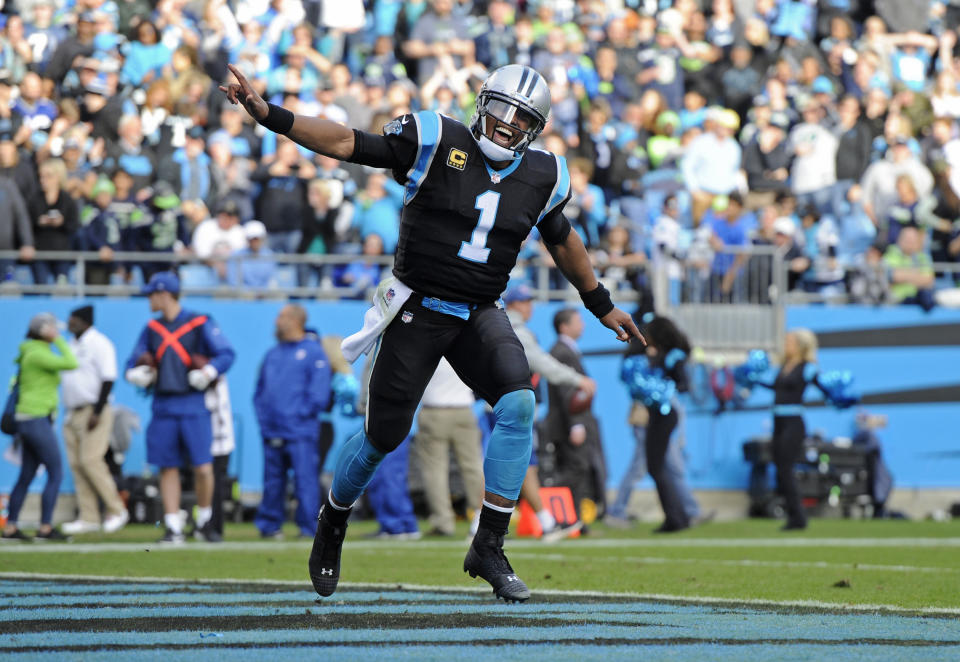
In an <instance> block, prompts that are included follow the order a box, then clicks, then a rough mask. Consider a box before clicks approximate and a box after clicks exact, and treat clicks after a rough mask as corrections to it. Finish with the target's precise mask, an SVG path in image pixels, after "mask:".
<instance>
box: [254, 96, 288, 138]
mask: <svg viewBox="0 0 960 662" xmlns="http://www.w3.org/2000/svg"><path fill="white" fill-rule="evenodd" d="M267 108H269V109H270V112H268V113H267V116H266V117H264V118H263V121H262V122H260V124H261V125H263V126H265V127H266V128H268V129H270V130H271V131H273V132H274V133H279V134H281V135H286V134H287V133H289V132H290V129H292V128H293V113H291V112H290V111H289V110H287V109H286V108H284V107H283V106H277V105H275V104H272V103H268V104H267Z"/></svg>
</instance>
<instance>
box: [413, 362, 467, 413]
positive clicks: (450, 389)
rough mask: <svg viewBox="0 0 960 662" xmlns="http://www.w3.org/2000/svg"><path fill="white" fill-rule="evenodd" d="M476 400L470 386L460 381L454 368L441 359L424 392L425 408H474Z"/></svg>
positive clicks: (423, 401) (423, 402)
mask: <svg viewBox="0 0 960 662" xmlns="http://www.w3.org/2000/svg"><path fill="white" fill-rule="evenodd" d="M474 400H475V398H474V397H473V391H472V390H471V389H470V387H469V386H467V385H466V384H464V383H463V382H462V381H460V378H459V377H457V373H456V372H455V371H454V369H453V366H451V365H450V363H449V362H447V360H446V359H440V365H438V366H437V371H436V372H435V373H433V377H432V378H431V379H430V383H428V384H427V389H426V390H425V391H424V392H423V400H421V402H422V404H423V406H424V407H472V406H473V402H474Z"/></svg>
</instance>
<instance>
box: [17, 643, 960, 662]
mask: <svg viewBox="0 0 960 662" xmlns="http://www.w3.org/2000/svg"><path fill="white" fill-rule="evenodd" d="M215 641H216V639H204V640H202V642H200V643H199V644H198V645H197V646H195V647H192V648H187V649H179V650H178V649H166V648H155V649H153V650H146V649H138V650H137V651H136V652H135V656H136V660H137V661H138V662H176V661H178V660H184V661H186V662H194V661H195V660H197V659H198V656H200V655H203V656H204V657H203V659H204V660H207V661H208V662H220V660H224V661H227V660H229V662H263V660H270V659H275V658H276V657H277V655H278V651H277V649H276V648H271V647H269V646H261V647H252V648H226V647H224V648H220V649H218V648H217V647H216V644H212V645H207V644H208V643H209V642H215ZM200 649H202V652H201V650H200ZM286 650H289V652H290V654H292V655H295V656H296V657H297V658H298V659H301V660H321V661H328V660H350V661H351V662H367V661H369V662H383V660H385V659H390V660H392V661H393V662H407V661H409V662H451V660H454V661H455V660H465V659H469V660H470V662H488V661H489V662H503V660H521V659H529V660H550V661H551V662H583V661H584V660H596V659H602V660H604V662H620V661H623V662H636V660H637V659H638V657H639V656H642V657H643V658H644V659H651V660H657V661H658V662H689V661H690V660H704V661H710V662H743V661H744V660H751V659H775V660H777V661H778V662H795V661H796V662H801V661H802V662H809V661H810V660H830V661H831V662H861V661H870V662H873V661H874V660H881V659H891V658H890V655H891V653H892V652H894V651H893V650H891V648H890V647H886V646H882V645H870V644H868V645H861V646H851V645H849V644H839V645H830V644H797V645H795V646H789V647H786V646H774V645H770V646H766V647H764V649H763V650H761V647H760V646H757V645H755V644H754V645H729V646H717V645H715V644H712V643H710V644H703V643H696V644H682V645H678V644H676V643H670V644H667V645H650V646H643V647H638V646H637V645H635V644H634V645H630V644H626V645H619V646H603V647H599V646H593V645H590V644H589V643H585V644H566V645H563V646H555V645H551V644H542V643H537V644H523V643H517V644H503V645H500V646H494V647H483V646H480V647H476V646H475V647H472V648H470V649H469V651H464V648H463V646H462V645H452V646H451V645H449V644H445V645H426V646H416V645H411V646H402V647H395V648H389V649H385V648H384V647H383V646H382V645H374V646H336V645H334V646H323V645H322V644H318V645H317V646H315V647H311V646H303V647H299V646H298V647H296V648H293V649H285V651H286ZM895 650H896V653H897V657H896V658H895V659H897V660H900V661H910V662H942V660H944V659H951V655H952V656H953V658H954V659H955V657H956V654H957V653H958V652H960V647H952V646H951V647H933V648H914V649H905V648H900V647H898V648H896V649H895ZM64 657H65V656H64V653H63V651H52V652H43V653H41V652H28V653H6V654H5V655H4V660H10V661H11V662H21V661H24V662H26V661H28V660H29V661H31V662H34V661H43V662H46V661H47V660H50V661H51V662H61V660H63V659H64ZM74 657H78V656H76V655H75V656H74ZM82 659H83V660H84V662H117V661H120V660H129V659H131V651H129V650H116V651H84V652H83V655H82Z"/></svg>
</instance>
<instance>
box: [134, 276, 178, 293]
mask: <svg viewBox="0 0 960 662" xmlns="http://www.w3.org/2000/svg"><path fill="white" fill-rule="evenodd" d="M154 292H170V294H179V293H180V279H179V278H177V274H175V273H173V272H172V271H160V272H158V273H155V274H153V275H152V276H150V281H149V282H148V283H147V284H146V285H144V286H143V289H142V290H140V293H141V294H153V293H154Z"/></svg>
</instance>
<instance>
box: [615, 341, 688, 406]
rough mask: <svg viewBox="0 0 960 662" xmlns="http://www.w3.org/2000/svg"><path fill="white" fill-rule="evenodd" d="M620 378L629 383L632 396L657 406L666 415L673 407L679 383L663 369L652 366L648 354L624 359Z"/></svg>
mask: <svg viewBox="0 0 960 662" xmlns="http://www.w3.org/2000/svg"><path fill="white" fill-rule="evenodd" d="M620 379H621V380H622V381H623V383H624V384H626V385H627V389H628V390H629V391H630V397H632V398H633V399H634V400H637V401H639V402H642V403H643V404H645V405H647V406H649V407H654V406H657V407H659V409H660V412H661V413H662V414H664V415H666V414H669V413H670V410H671V409H672V408H673V406H672V404H671V401H672V400H673V398H674V397H675V396H676V394H677V385H676V384H675V383H674V381H673V380H672V379H670V378H669V377H666V376H665V375H664V374H663V369H662V368H660V367H658V366H651V365H650V361H649V359H647V357H646V356H643V355H638V356H631V357H629V358H627V359H625V360H624V362H623V367H622V368H621V370H620Z"/></svg>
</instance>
